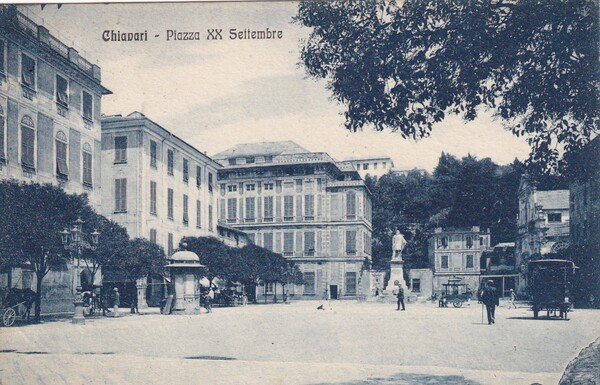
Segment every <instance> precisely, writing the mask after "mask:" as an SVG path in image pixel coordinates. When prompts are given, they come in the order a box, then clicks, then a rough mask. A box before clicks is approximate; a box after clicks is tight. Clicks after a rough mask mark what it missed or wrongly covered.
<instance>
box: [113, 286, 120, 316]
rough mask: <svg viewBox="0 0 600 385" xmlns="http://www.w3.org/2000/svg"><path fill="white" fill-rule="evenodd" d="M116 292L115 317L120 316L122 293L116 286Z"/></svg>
mask: <svg viewBox="0 0 600 385" xmlns="http://www.w3.org/2000/svg"><path fill="white" fill-rule="evenodd" d="M113 290H114V292H115V301H114V303H113V317H118V316H119V306H121V294H119V289H117V288H116V287H115V288H114V289H113Z"/></svg>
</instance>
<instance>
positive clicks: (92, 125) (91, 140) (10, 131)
mask: <svg viewBox="0 0 600 385" xmlns="http://www.w3.org/2000/svg"><path fill="white" fill-rule="evenodd" d="M107 94H110V91H109V90H108V89H106V88H105V87H104V86H103V85H102V83H101V71H100V68H99V67H98V66H97V65H95V64H92V63H90V62H89V61H88V60H86V59H85V58H83V57H82V56H81V55H79V53H78V51H77V50H76V49H74V48H72V47H69V46H68V45H66V44H65V43H64V42H62V41H60V40H59V39H57V38H56V37H55V36H53V35H52V34H51V33H50V32H49V31H48V29H46V28H45V27H44V26H42V25H40V24H38V23H36V22H34V21H33V20H31V19H30V18H28V17H27V16H26V15H24V14H23V13H21V12H20V11H19V10H18V9H17V8H16V7H15V6H0V180H1V179H15V180H18V181H24V182H35V183H51V184H54V185H58V186H60V187H62V188H63V189H64V190H65V191H66V192H67V193H75V194H82V193H85V194H87V196H88V198H89V202H90V205H91V206H92V207H93V208H95V209H96V210H97V211H100V209H101V191H102V190H101V187H102V184H101V165H100V162H101V156H100V154H101V151H100V140H101V134H100V111H101V102H102V96H103V95H107ZM70 270H71V266H70V265H68V266H67V270H65V271H60V272H50V273H49V274H48V275H47V277H46V278H45V288H46V289H44V290H48V293H41V295H42V311H43V312H54V311H62V310H72V303H71V302H72V293H71V286H72V284H71V282H72V281H71V280H70V277H71V271H70ZM6 274H11V276H10V277H5V278H4V279H6V280H7V281H8V282H11V284H12V285H17V286H25V287H29V286H33V287H32V289H35V285H33V284H32V281H34V280H33V279H32V277H31V275H32V274H33V273H32V272H30V271H27V270H25V271H23V270H21V269H14V270H13V271H12V272H7V273H6ZM6 274H5V275H6ZM14 275H16V276H14ZM8 282H6V284H8ZM63 308H64V309H63Z"/></svg>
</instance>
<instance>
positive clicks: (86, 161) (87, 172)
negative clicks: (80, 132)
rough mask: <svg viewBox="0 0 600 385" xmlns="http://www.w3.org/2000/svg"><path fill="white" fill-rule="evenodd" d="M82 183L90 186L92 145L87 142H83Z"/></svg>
mask: <svg viewBox="0 0 600 385" xmlns="http://www.w3.org/2000/svg"><path fill="white" fill-rule="evenodd" d="M82 159H83V185H84V186H88V187H92V146H90V144H89V143H84V144H83V150H82Z"/></svg>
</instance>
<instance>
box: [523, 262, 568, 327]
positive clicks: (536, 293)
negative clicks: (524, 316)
mask: <svg viewBox="0 0 600 385" xmlns="http://www.w3.org/2000/svg"><path fill="white" fill-rule="evenodd" d="M575 269H577V267H576V266H575V264H574V263H573V262H571V261H568V260H564V259H541V260H537V261H531V262H529V265H528V273H529V294H530V296H531V307H532V310H533V318H538V315H539V312H540V311H543V310H546V314H547V316H548V317H551V316H558V317H559V318H562V319H565V320H566V319H568V318H567V313H568V312H569V311H570V310H571V306H572V304H571V299H570V293H571V292H572V282H573V276H574V275H575Z"/></svg>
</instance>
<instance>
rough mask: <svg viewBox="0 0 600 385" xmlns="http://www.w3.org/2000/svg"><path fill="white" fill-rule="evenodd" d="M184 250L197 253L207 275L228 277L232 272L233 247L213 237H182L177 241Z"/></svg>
mask: <svg viewBox="0 0 600 385" xmlns="http://www.w3.org/2000/svg"><path fill="white" fill-rule="evenodd" d="M179 244H180V247H181V248H182V249H184V250H189V251H193V252H194V253H196V255H198V258H199V259H200V263H201V264H203V265H204V266H206V267H207V277H208V279H209V280H211V281H212V280H213V279H214V278H216V277H219V278H222V279H230V278H233V277H231V272H232V270H233V269H232V267H231V265H232V259H233V256H232V254H233V248H231V247H229V246H227V245H225V244H224V243H223V242H222V241H221V240H219V239H218V238H215V237H183V238H182V239H181V242H180V243H179Z"/></svg>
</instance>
